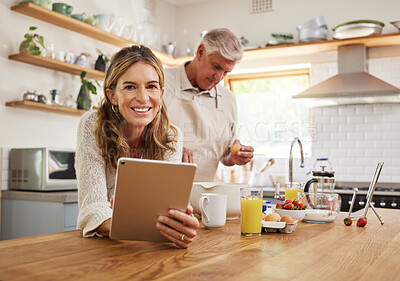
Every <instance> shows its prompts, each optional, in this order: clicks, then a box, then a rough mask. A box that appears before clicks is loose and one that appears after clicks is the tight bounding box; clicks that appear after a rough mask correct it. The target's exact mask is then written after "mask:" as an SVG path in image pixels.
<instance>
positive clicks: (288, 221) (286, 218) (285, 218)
mask: <svg viewBox="0 0 400 281" xmlns="http://www.w3.org/2000/svg"><path fill="white" fill-rule="evenodd" d="M281 221H284V222H286V223H294V220H293V218H292V217H291V216H289V215H285V216H283V217H282V218H281Z"/></svg>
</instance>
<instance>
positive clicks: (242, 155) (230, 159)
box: [221, 140, 254, 166]
mask: <svg viewBox="0 0 400 281" xmlns="http://www.w3.org/2000/svg"><path fill="white" fill-rule="evenodd" d="M236 143H238V144H240V141H239V140H235V142H234V143H233V144H232V145H234V144H236ZM253 152H254V148H253V147H252V146H245V145H242V147H241V148H240V150H239V151H238V153H236V154H234V153H232V151H231V146H229V147H228V148H227V149H226V150H225V153H224V156H223V158H222V161H221V162H222V164H224V165H225V166H233V165H245V164H246V163H248V162H249V161H250V160H251V159H253V156H254V154H253Z"/></svg>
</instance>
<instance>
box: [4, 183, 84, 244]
mask: <svg viewBox="0 0 400 281" xmlns="http://www.w3.org/2000/svg"><path fill="white" fill-rule="evenodd" d="M1 200H2V202H1V203H2V204H1V239H2V240H6V239H14V238H21V237H28V236H34V235H41V234H49V233H56V232H62V231H68V230H74V229H76V220H77V218H78V203H77V201H78V198H77V192H76V191H68V192H51V193H44V192H28V191H12V190H7V191H3V192H2V198H1Z"/></svg>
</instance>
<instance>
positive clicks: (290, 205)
mask: <svg viewBox="0 0 400 281" xmlns="http://www.w3.org/2000/svg"><path fill="white" fill-rule="evenodd" d="M283 208H284V209H286V210H291V209H292V203H287V204H285V206H283Z"/></svg>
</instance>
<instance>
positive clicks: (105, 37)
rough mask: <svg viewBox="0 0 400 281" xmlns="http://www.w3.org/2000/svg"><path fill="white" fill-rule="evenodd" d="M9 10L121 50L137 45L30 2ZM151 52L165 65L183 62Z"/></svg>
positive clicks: (161, 53) (157, 52)
mask: <svg viewBox="0 0 400 281" xmlns="http://www.w3.org/2000/svg"><path fill="white" fill-rule="evenodd" d="M11 10H12V11H15V12H18V13H21V14H24V15H27V16H30V17H33V18H36V19H39V20H42V21H45V22H48V23H51V24H54V25H57V26H60V27H62V28H65V29H69V30H72V31H74V32H77V33H80V34H83V35H86V36H88V37H91V38H94V39H97V40H99V41H102V42H105V43H108V44H111V45H114V46H118V47H121V48H122V47H127V46H130V45H138V43H136V42H133V41H130V40H127V39H125V38H122V37H120V36H116V35H114V34H112V33H110V32H106V31H104V30H102V29H100V28H97V27H94V26H92V25H90V24H87V23H84V22H82V21H79V20H76V19H74V18H71V17H68V16H65V15H63V14H60V13H57V12H54V11H51V10H48V9H46V8H43V7H41V6H39V5H36V4H34V3H31V2H28V3H24V4H20V5H17V6H13V7H11ZM153 52H154V53H155V55H156V56H157V57H158V58H159V59H160V60H161V61H162V62H163V63H164V64H166V65H179V64H181V62H182V61H185V59H184V58H179V59H175V58H174V57H171V56H169V55H167V54H164V53H163V52H160V51H157V50H153ZM182 59H183V60H182Z"/></svg>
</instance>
